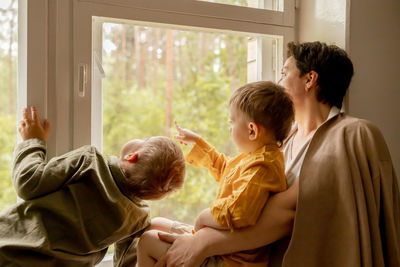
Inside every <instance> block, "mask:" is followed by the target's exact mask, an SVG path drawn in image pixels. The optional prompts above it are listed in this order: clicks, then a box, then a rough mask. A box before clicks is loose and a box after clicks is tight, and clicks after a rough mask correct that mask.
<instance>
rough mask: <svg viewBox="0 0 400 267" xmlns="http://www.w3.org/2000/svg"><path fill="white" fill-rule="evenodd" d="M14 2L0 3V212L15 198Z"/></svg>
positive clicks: (15, 23) (15, 10)
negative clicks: (13, 184)
mask: <svg viewBox="0 0 400 267" xmlns="http://www.w3.org/2000/svg"><path fill="white" fill-rule="evenodd" d="M17 2H18V1H17V0H1V2H0V211H1V210H3V209H4V208H5V207H7V206H9V205H11V204H13V203H15V201H16V194H15V190H14V188H13V186H12V182H11V168H12V156H13V149H14V146H15V143H16V137H17V136H16V120H17V118H16V80H17V79H16V78H17V36H18V33H17V22H18V19H17Z"/></svg>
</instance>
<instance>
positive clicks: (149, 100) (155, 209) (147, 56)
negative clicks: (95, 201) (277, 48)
mask: <svg viewBox="0 0 400 267" xmlns="http://www.w3.org/2000/svg"><path fill="white" fill-rule="evenodd" d="M257 40H259V41H260V40H265V41H268V42H267V43H272V41H273V40H275V38H273V37H254V36H253V37H249V36H247V35H244V34H242V33H232V32H230V33H216V32H207V31H198V30H180V29H172V28H164V27H150V26H142V25H132V24H118V23H108V22H106V23H103V24H102V52H101V55H100V57H101V58H102V59H101V61H102V66H101V67H98V68H95V70H94V75H95V77H96V75H99V74H102V72H103V71H104V74H105V76H104V75H103V74H102V76H104V77H105V78H104V79H103V85H102V90H103V91H102V118H103V119H102V120H103V121H102V131H103V152H104V153H105V154H113V155H119V153H120V148H121V147H122V145H123V144H124V143H125V142H126V141H128V140H130V139H133V138H145V137H149V136H155V135H164V136H170V137H172V136H173V135H174V134H176V130H175V128H174V126H173V125H174V124H173V122H174V120H176V121H177V122H178V123H179V124H180V125H181V127H184V128H188V129H191V130H193V131H195V132H197V133H199V134H200V135H201V136H202V137H203V138H204V139H206V140H207V141H208V142H209V143H211V144H212V145H214V146H215V147H216V148H217V149H218V150H219V151H220V152H223V153H225V154H227V155H228V156H234V155H235V154H236V153H237V151H236V148H235V146H234V145H233V143H232V141H231V138H230V135H229V120H228V101H229V98H230V96H231V94H232V91H233V90H235V89H237V88H238V87H240V86H242V85H244V84H245V83H246V82H247V81H248V80H249V77H248V68H253V69H254V72H255V71H257V70H256V69H257V68H256V66H253V65H255V62H256V54H257V49H258V48H257ZM95 57H99V55H95ZM274 60H276V57H274ZM271 65H273V64H271ZM100 69H102V70H101V71H100ZM250 80H252V79H250ZM93 84H96V83H95V82H94V83H93ZM94 90H98V89H96V88H94ZM182 148H183V150H184V154H185V155H186V154H187V153H188V152H189V150H190V148H191V147H190V145H189V146H182ZM218 187H219V185H218V183H216V182H215V180H214V179H213V178H212V177H211V176H210V175H209V174H208V173H207V171H206V170H204V169H200V168H196V167H193V166H190V165H188V166H187V172H186V180H185V184H184V188H183V189H181V190H179V191H177V192H175V193H173V194H171V195H170V196H169V197H168V198H166V199H164V200H161V201H154V202H151V215H152V217H155V216H162V217H167V218H170V219H174V220H179V221H183V222H186V223H190V224H193V223H194V219H195V218H196V217H197V215H198V214H199V212H200V211H201V210H202V209H204V208H206V207H208V206H209V205H210V203H211V201H213V200H214V199H215V196H216V193H217V190H218Z"/></svg>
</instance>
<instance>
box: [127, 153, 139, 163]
mask: <svg viewBox="0 0 400 267" xmlns="http://www.w3.org/2000/svg"><path fill="white" fill-rule="evenodd" d="M138 158H139V154H138V153H137V152H135V153H129V154H127V155H125V157H124V159H125V160H127V161H129V162H130V163H135V162H136V161H137V160H138Z"/></svg>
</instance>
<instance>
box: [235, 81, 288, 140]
mask: <svg viewBox="0 0 400 267" xmlns="http://www.w3.org/2000/svg"><path fill="white" fill-rule="evenodd" d="M229 105H230V106H231V105H234V106H235V107H236V108H238V109H239V110H240V111H241V112H243V113H244V114H245V115H246V116H247V117H248V119H250V120H252V121H254V122H255V123H258V124H261V125H262V126H263V127H264V128H265V129H267V130H269V131H272V132H273V134H274V135H275V138H276V140H277V141H278V143H280V144H282V142H283V140H285V138H286V137H287V135H288V134H289V131H290V128H291V126H292V123H293V120H294V109H293V102H292V100H291V98H290V96H289V95H288V94H287V93H286V92H285V89H284V88H283V87H282V86H280V85H278V84H275V83H273V82H269V81H261V82H254V83H248V84H246V85H244V86H242V87H240V88H239V89H237V90H235V91H234V92H233V94H232V96H231V99H230V101H229Z"/></svg>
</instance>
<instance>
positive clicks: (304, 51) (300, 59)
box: [288, 42, 354, 108]
mask: <svg viewBox="0 0 400 267" xmlns="http://www.w3.org/2000/svg"><path fill="white" fill-rule="evenodd" d="M290 56H293V57H294V59H295V60H296V66H297V68H298V69H299V70H300V75H301V76H303V75H304V74H306V73H308V72H309V71H315V72H317V73H318V80H317V83H318V85H319V90H318V91H317V100H318V101H320V102H322V103H326V104H329V105H330V106H336V107H338V108H341V107H342V102H343V98H344V96H345V94H346V91H347V89H348V88H349V85H350V81H351V78H352V76H353V73H354V70H353V63H352V62H351V60H350V58H349V57H348V56H347V53H346V52H345V51H344V50H343V49H341V48H339V47H338V46H336V45H327V44H325V43H321V42H308V43H302V44H296V43H294V42H291V43H289V44H288V57H290Z"/></svg>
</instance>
